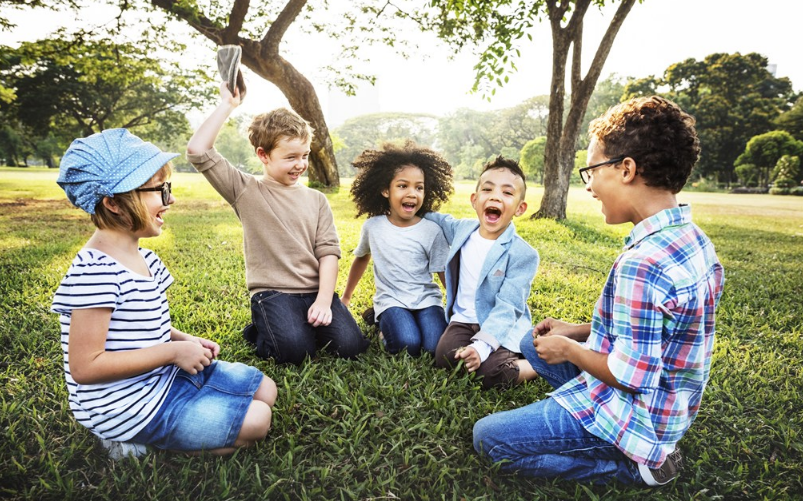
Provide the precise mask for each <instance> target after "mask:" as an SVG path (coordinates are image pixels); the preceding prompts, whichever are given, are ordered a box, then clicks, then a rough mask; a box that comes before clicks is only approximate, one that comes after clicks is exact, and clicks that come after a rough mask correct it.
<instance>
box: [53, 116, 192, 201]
mask: <svg viewBox="0 0 803 501" xmlns="http://www.w3.org/2000/svg"><path fill="white" fill-rule="evenodd" d="M178 155H179V154H178V153H165V152H163V151H162V150H160V149H159V148H157V147H156V146H154V145H153V144H151V143H147V142H145V141H143V140H142V139H140V138H138V137H137V136H135V135H134V134H131V133H130V132H128V130H127V129H107V130H104V131H103V132H98V133H97V134H92V135H91V136H89V137H85V138H79V139H76V140H75V141H73V142H72V144H71V145H70V147H69V148H67V151H66V152H64V156H63V157H61V167H60V169H59V178H58V179H57V180H56V182H57V183H58V185H59V186H61V187H62V189H63V190H64V192H65V193H67V198H68V199H69V200H70V202H72V204H73V205H75V206H76V207H79V208H81V209H83V210H84V211H86V212H88V213H90V214H94V213H95V207H97V205H98V203H99V202H100V201H101V200H103V197H114V194H115V193H125V192H127V191H131V190H133V189H135V188H139V187H140V186H142V185H143V184H145V183H146V182H148V180H149V179H150V178H151V177H152V176H153V175H154V174H156V172H158V171H159V169H161V168H162V166H163V165H164V164H166V163H167V162H169V161H170V160H172V159H174V158H176V157H177V156H178Z"/></svg>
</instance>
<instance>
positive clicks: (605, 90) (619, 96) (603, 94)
mask: <svg viewBox="0 0 803 501" xmlns="http://www.w3.org/2000/svg"><path fill="white" fill-rule="evenodd" d="M625 85H626V84H625V82H624V80H623V79H622V78H620V77H619V76H618V75H616V74H611V75H609V76H608V78H605V79H604V80H600V81H599V82H597V86H596V87H595V88H594V93H593V94H591V99H589V100H588V107H587V108H586V113H585V118H583V125H582V126H581V127H580V135H579V136H578V137H577V149H579V150H585V149H588V125H589V124H590V123H591V121H592V120H594V119H595V118H597V117H600V116H602V115H603V114H604V113H605V112H606V111H608V108H610V107H611V106H615V105H617V104H619V103H620V102H622V101H623V96H624V94H625Z"/></svg>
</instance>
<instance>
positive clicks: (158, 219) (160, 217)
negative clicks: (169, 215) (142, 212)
mask: <svg viewBox="0 0 803 501" xmlns="http://www.w3.org/2000/svg"><path fill="white" fill-rule="evenodd" d="M165 212H167V211H166V210H163V211H160V212H157V213H156V220H157V221H158V222H160V223H164V222H165V220H164V218H163V217H162V216H164V213H165Z"/></svg>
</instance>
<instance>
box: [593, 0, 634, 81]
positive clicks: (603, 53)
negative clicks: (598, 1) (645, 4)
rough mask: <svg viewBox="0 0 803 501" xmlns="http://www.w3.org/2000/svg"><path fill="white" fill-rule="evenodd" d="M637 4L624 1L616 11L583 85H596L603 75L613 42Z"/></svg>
mask: <svg viewBox="0 0 803 501" xmlns="http://www.w3.org/2000/svg"><path fill="white" fill-rule="evenodd" d="M635 4H636V0H622V3H620V4H619V8H618V9H616V14H615V15H614V16H613V19H612V20H611V24H609V25H608V29H607V30H605V35H604V36H603V37H602V41H601V42H600V43H599V47H597V52H596V54H594V59H593V60H592V61H591V66H590V67H589V69H588V73H587V74H586V76H585V78H584V79H583V82H582V83H583V84H585V82H594V83H595V85H596V82H597V79H598V78H599V75H600V73H602V67H603V66H604V65H605V60H606V59H608V54H610V52H611V47H613V41H614V39H615V38H616V35H617V34H618V33H619V28H621V27H622V23H623V22H624V21H625V18H626V17H627V15H628V14H629V13H630V9H632V8H633V6H634V5H635Z"/></svg>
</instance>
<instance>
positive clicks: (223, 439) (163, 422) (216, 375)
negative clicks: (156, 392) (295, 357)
mask: <svg viewBox="0 0 803 501" xmlns="http://www.w3.org/2000/svg"><path fill="white" fill-rule="evenodd" d="M264 377H265V376H264V375H263V374H262V372H260V371H259V369H257V368H255V367H251V366H250V365H244V364H241V363H238V362H234V363H230V362H225V361H222V360H213V361H212V364H211V365H209V366H207V367H205V368H204V370H202V371H201V372H199V373H198V374H190V373H188V372H185V371H183V370H181V369H179V370H178V372H177V373H176V377H175V379H174V380H173V384H172V385H171V386H170V390H168V392H167V395H166V396H165V399H164V402H163V403H162V406H161V407H159V410H158V411H157V412H156V414H155V415H154V417H153V418H152V419H151V421H150V422H149V423H148V424H147V425H146V426H145V428H143V429H142V430H141V431H140V432H139V433H137V434H136V435H135V436H134V438H133V439H132V442H136V443H139V444H147V445H152V446H154V447H156V448H158V449H167V450H173V451H200V450H204V449H219V448H221V447H231V446H232V445H234V441H235V440H237V436H238V435H239V434H240V429H241V428H242V426H243V421H244V420H245V414H246V413H247V412H248V408H249V406H250V405H251V402H253V401H254V393H256V391H257V389H258V388H259V385H260V384H261V383H262V379H263V378H264Z"/></svg>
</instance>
